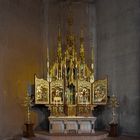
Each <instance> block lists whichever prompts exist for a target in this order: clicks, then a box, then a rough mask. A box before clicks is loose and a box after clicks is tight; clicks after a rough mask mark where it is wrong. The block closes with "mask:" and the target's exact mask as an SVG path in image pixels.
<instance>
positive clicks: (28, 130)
mask: <svg viewBox="0 0 140 140" xmlns="http://www.w3.org/2000/svg"><path fill="white" fill-rule="evenodd" d="M24 125H25V129H26V130H25V131H24V132H23V137H26V138H30V137H34V136H35V135H34V131H33V125H34V124H33V123H25V124H24Z"/></svg>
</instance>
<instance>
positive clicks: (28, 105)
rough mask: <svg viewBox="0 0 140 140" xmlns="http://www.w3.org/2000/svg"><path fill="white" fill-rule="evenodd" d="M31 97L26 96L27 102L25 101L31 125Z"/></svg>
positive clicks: (28, 120)
mask: <svg viewBox="0 0 140 140" xmlns="http://www.w3.org/2000/svg"><path fill="white" fill-rule="evenodd" d="M31 102H32V101H31V96H29V95H28V93H27V95H26V97H25V100H24V106H25V107H26V111H27V123H28V124H30V123H31V111H30V110H31Z"/></svg>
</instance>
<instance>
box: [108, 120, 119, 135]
mask: <svg viewBox="0 0 140 140" xmlns="http://www.w3.org/2000/svg"><path fill="white" fill-rule="evenodd" d="M109 125H110V131H109V136H110V137H117V136H118V124H117V123H116V124H115V123H111V124H109Z"/></svg>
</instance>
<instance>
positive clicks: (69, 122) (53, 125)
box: [49, 116, 96, 134]
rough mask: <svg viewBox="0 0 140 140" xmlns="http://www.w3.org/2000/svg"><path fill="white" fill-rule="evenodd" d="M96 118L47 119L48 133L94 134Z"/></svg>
mask: <svg viewBox="0 0 140 140" xmlns="http://www.w3.org/2000/svg"><path fill="white" fill-rule="evenodd" d="M95 120H96V117H81V116H74V117H71V116H64V117H55V116H50V117H49V122H50V126H49V132H50V133H65V134H67V133H79V134H81V133H95V130H94V126H95Z"/></svg>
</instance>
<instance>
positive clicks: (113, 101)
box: [109, 94, 119, 124]
mask: <svg viewBox="0 0 140 140" xmlns="http://www.w3.org/2000/svg"><path fill="white" fill-rule="evenodd" d="M109 106H110V107H111V108H112V120H111V122H110V124H117V122H118V121H117V113H116V108H117V107H119V102H118V100H117V97H116V96H115V95H114V94H113V96H112V97H111V98H110V102H109Z"/></svg>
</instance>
